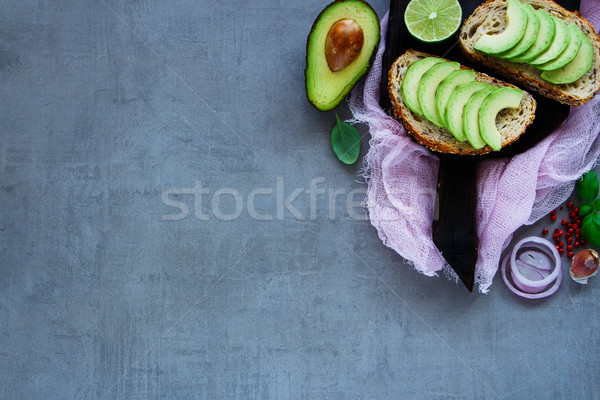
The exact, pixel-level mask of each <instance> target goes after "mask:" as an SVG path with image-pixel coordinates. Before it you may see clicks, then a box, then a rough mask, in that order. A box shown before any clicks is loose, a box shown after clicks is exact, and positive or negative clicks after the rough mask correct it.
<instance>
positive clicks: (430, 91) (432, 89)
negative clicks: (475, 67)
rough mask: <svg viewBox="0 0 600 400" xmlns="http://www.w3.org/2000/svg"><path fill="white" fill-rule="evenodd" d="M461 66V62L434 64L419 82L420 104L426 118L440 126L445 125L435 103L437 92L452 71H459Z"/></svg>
mask: <svg viewBox="0 0 600 400" xmlns="http://www.w3.org/2000/svg"><path fill="white" fill-rule="evenodd" d="M459 68H460V64H459V63H457V62H443V63H439V64H436V65H434V66H433V67H431V68H429V70H428V71H427V72H426V73H425V75H423V78H421V83H419V90H418V96H419V104H420V105H421V110H423V115H424V116H425V118H427V119H428V120H429V122H432V123H434V124H436V125H437V126H439V127H444V125H443V124H442V121H441V119H440V116H439V114H438V110H437V107H436V104H435V100H436V92H437V89H438V87H439V86H440V83H441V82H442V81H443V80H444V79H446V77H447V76H448V75H450V74H451V73H452V72H454V71H457V70H458V69H459Z"/></svg>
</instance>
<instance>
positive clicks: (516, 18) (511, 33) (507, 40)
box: [475, 0, 527, 54]
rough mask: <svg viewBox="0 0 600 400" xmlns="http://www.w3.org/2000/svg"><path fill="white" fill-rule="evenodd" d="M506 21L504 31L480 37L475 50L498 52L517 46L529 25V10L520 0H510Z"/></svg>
mask: <svg viewBox="0 0 600 400" xmlns="http://www.w3.org/2000/svg"><path fill="white" fill-rule="evenodd" d="M506 21H507V22H506V28H505V29H504V30H503V31H502V32H500V33H498V34H496V35H488V34H485V35H483V36H482V37H481V38H479V40H478V41H477V43H475V50H479V51H481V52H483V53H487V54H498V53H502V52H504V51H507V50H510V49H512V48H513V47H514V46H516V45H517V43H519V41H520V40H521V39H522V38H523V35H524V34H525V28H526V26H527V11H525V8H524V7H522V6H521V3H519V0H508V6H507V8H506Z"/></svg>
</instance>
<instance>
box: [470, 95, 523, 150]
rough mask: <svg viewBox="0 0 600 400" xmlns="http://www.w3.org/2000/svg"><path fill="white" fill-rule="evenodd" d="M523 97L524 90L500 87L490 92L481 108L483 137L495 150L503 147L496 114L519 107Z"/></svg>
mask: <svg viewBox="0 0 600 400" xmlns="http://www.w3.org/2000/svg"><path fill="white" fill-rule="evenodd" d="M521 98H523V91H522V90H519V89H515V88H510V87H503V88H500V89H498V90H496V91H494V92H493V93H491V94H489V95H488V96H487V97H486V98H485V99H484V100H483V103H482V104H481V107H480V108H479V132H480V134H481V137H482V138H483V140H484V141H485V143H487V145H488V146H490V147H491V148H492V149H494V150H500V149H501V148H502V137H501V136H500V133H499V132H498V128H497V127H496V116H497V115H498V113H499V112H500V111H501V110H503V109H505V108H517V107H519V104H520V103H521Z"/></svg>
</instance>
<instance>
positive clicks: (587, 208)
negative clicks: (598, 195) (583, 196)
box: [579, 200, 597, 218]
mask: <svg viewBox="0 0 600 400" xmlns="http://www.w3.org/2000/svg"><path fill="white" fill-rule="evenodd" d="M596 201H597V200H596ZM594 203H595V202H594ZM592 211H594V206H593V205H591V204H590V203H585V204H582V205H581V206H580V207H579V217H580V218H581V217H585V216H586V215H588V214H589V213H591V212H592Z"/></svg>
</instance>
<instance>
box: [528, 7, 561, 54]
mask: <svg viewBox="0 0 600 400" xmlns="http://www.w3.org/2000/svg"><path fill="white" fill-rule="evenodd" d="M551 18H552V19H553V20H554V24H555V27H556V34H555V35H554V40H552V44H551V45H550V47H549V48H548V50H546V51H545V52H543V53H542V54H540V55H539V56H537V57H536V58H535V59H533V60H531V61H529V62H528V63H529V64H531V65H534V66H535V65H541V64H544V63H547V62H548V61H551V60H554V59H555V58H557V57H558V56H559V55H560V53H562V52H563V51H564V50H565V49H566V48H567V46H568V45H569V40H570V32H569V28H568V27H567V24H565V23H564V22H562V21H561V20H560V19H558V17H555V16H554V15H552V16H551Z"/></svg>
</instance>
